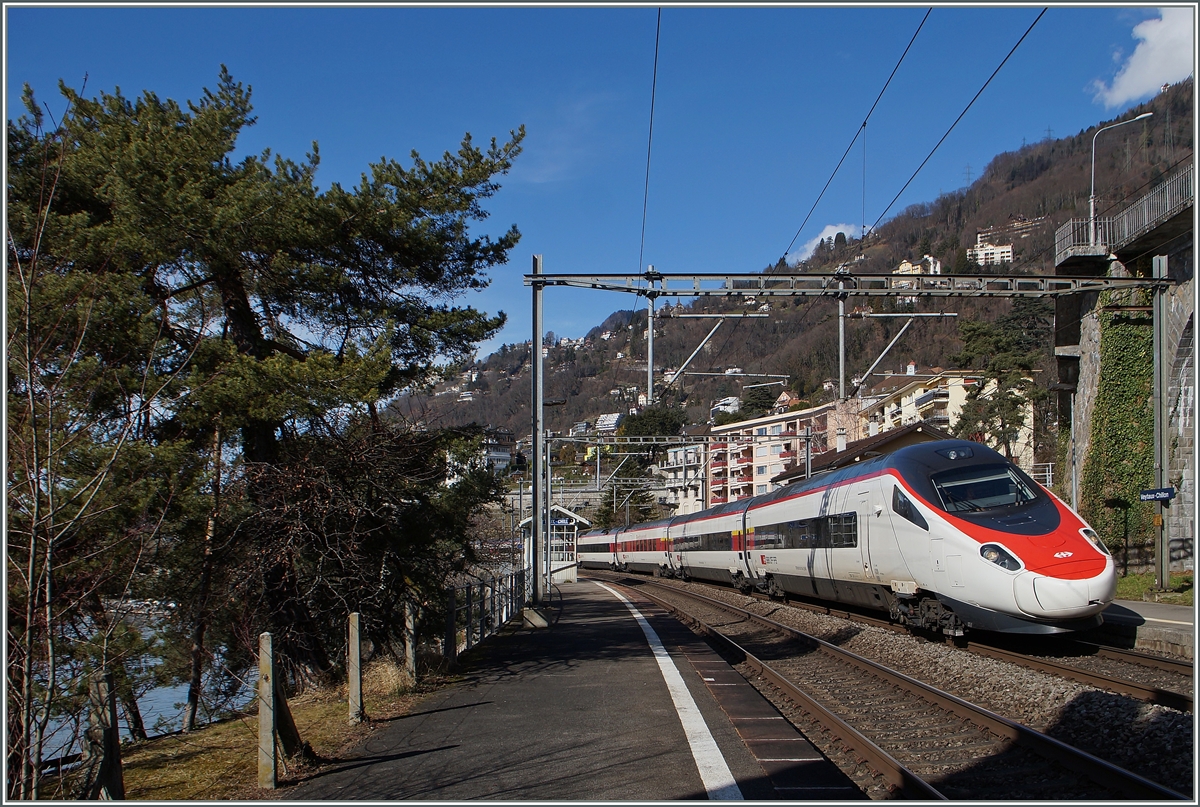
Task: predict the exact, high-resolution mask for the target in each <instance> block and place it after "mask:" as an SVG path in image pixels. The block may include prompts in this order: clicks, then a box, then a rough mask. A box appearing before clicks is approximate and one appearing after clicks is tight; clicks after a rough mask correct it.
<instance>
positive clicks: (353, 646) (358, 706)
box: [346, 613, 363, 724]
mask: <svg viewBox="0 0 1200 807" xmlns="http://www.w3.org/2000/svg"><path fill="white" fill-rule="evenodd" d="M348 653H349V656H350V658H349V659H348V661H347V664H346V666H347V668H348V675H349V677H350V681H349V685H350V723H351V724H354V723H361V722H362V719H363V698H362V639H361V637H360V635H359V628H358V614H357V613H353V614H351V615H350V646H349V648H348Z"/></svg>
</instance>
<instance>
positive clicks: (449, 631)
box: [442, 588, 458, 664]
mask: <svg viewBox="0 0 1200 807" xmlns="http://www.w3.org/2000/svg"><path fill="white" fill-rule="evenodd" d="M454 600H455V597H454V589H453V588H448V589H446V638H445V643H444V644H443V646H442V655H443V656H444V657H445V658H446V660H447V661H448V662H450V663H451V664H453V663H454V660H455V659H456V658H457V657H458V626H457V625H455V624H454V607H455V605H456V604H457V603H455V601H454Z"/></svg>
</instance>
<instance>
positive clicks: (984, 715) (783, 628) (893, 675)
mask: <svg viewBox="0 0 1200 807" xmlns="http://www.w3.org/2000/svg"><path fill="white" fill-rule="evenodd" d="M643 585H651V586H657V587H660V588H664V589H669V590H670V591H673V592H676V593H677V594H680V595H683V596H684V597H689V598H691V599H693V600H696V601H699V602H702V603H704V604H706V605H709V606H711V607H715V608H718V609H721V610H724V611H728V612H730V613H734V614H737V615H738V616H741V617H743V618H745V619H748V620H750V621H751V622H754V623H757V624H760V625H762V626H764V627H767V628H769V629H771V630H774V631H778V632H780V633H783V634H785V635H787V636H791V637H793V638H796V639H799V640H800V641H803V642H806V643H810V644H814V645H816V647H818V648H819V649H820V650H821V651H822V652H823V653H826V654H828V655H830V656H832V657H834V658H838V659H841V660H844V661H847V662H849V663H851V664H852V665H854V666H857V667H859V668H860V669H863V670H868V671H870V672H872V673H874V674H875V675H878V676H879V677H881V678H883V679H884V680H886V681H888V682H890V683H891V684H892V685H893V686H896V687H899V688H901V689H904V690H907V691H910V692H915V693H918V694H920V695H921V697H923V698H925V699H926V700H928V701H929V702H931V703H933V704H935V705H937V706H940V707H941V708H943V709H946V710H947V711H949V712H951V713H953V714H955V715H957V716H958V717H960V718H963V719H966V720H970V721H971V722H973V723H975V724H976V725H979V726H981V727H983V728H986V729H987V730H989V731H991V732H993V733H994V734H996V735H997V736H999V737H1003V738H1005V739H1008V740H1011V741H1012V742H1014V743H1016V744H1018V745H1021V746H1024V747H1025V748H1027V749H1029V750H1031V751H1033V752H1034V753H1036V754H1038V755H1039V756H1042V757H1045V758H1046V759H1050V760H1052V761H1054V762H1058V763H1059V764H1061V765H1063V767H1065V768H1068V769H1070V770H1072V771H1075V772H1076V773H1079V774H1081V775H1083V776H1086V777H1088V778H1089V779H1090V780H1091V781H1093V782H1095V783H1097V784H1102V785H1104V786H1106V787H1111V788H1115V789H1116V790H1119V791H1120V792H1122V793H1124V794H1126V795H1128V796H1129V797H1130V798H1134V799H1170V800H1183V801H1188V800H1189V799H1188V797H1186V796H1184V795H1182V794H1180V793H1176V792H1175V791H1174V790H1171V789H1170V788H1167V787H1163V786H1162V785H1160V784H1158V783H1156V782H1152V781H1150V780H1149V779H1146V778H1144V777H1142V776H1138V775H1137V774H1135V773H1133V772H1131V771H1127V770H1125V769H1124V768H1121V767H1118V766H1116V765H1113V764H1112V763H1111V762H1106V761H1105V760H1103V759H1100V758H1099V757H1095V756H1092V755H1091V754H1089V753H1087V752H1086V751H1082V750H1080V749H1078V748H1074V747H1072V746H1070V745H1067V744H1066V743H1064V742H1062V741H1060V740H1056V739H1054V738H1053V737H1050V736H1048V735H1045V734H1042V733H1041V732H1040V731H1036V730H1035V729H1031V728H1029V727H1028V726H1025V725H1022V724H1021V723H1017V722H1015V721H1013V720H1009V719H1008V718H1006V717H1002V716H1000V715H998V714H996V713H994V712H991V711H989V710H987V709H984V708H983V707H982V706H978V705H976V704H973V703H970V702H968V701H965V700H963V699H962V698H959V697H957V696H955V695H951V694H950V693H948V692H943V691H942V690H940V689H937V688H936V687H933V686H930V685H929V684H926V683H924V682H922V681H918V680H917V679H915V678H911V677H909V676H907V675H905V674H904V673H901V672H897V671H896V670H892V669H889V668H888V667H884V666H883V665H882V664H878V663H876V662H874V661H871V660H870V659H868V658H864V657H862V656H859V655H858V654H856V653H852V652H850V651H849V650H845V649H843V648H840V647H838V646H837V645H833V644H830V643H829V642H825V641H822V640H821V639H818V638H817V637H815V636H810V635H808V634H806V633H804V632H803V631H800V630H797V629H795V628H792V627H789V626H787V625H784V624H782V623H780V622H776V621H775V620H773V619H769V618H767V617H764V616H760V615H758V614H755V613H754V612H752V611H747V610H746V609H744V608H738V607H737V606H736V605H730V604H729V603H725V602H721V601H720V600H716V599H713V598H712V597H707V596H704V595H702V594H696V593H694V592H690V591H687V590H685V589H681V588H676V587H674V586H666V585H663V584H662V583H657V582H654V581H644V582H643ZM639 590H641V589H639ZM713 630H714V631H715V629H713ZM716 632H717V633H719V631H716Z"/></svg>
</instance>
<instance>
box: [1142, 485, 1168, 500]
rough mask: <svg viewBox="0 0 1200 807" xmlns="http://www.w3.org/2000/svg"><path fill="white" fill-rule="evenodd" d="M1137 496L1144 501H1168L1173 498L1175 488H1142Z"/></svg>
mask: <svg viewBox="0 0 1200 807" xmlns="http://www.w3.org/2000/svg"><path fill="white" fill-rule="evenodd" d="M1138 498H1139V499H1141V500H1142V501H1144V502H1169V501H1171V499H1174V498H1175V488H1154V489H1153V490H1143V491H1142V492H1141V493H1139V494H1138Z"/></svg>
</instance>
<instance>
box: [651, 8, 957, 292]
mask: <svg viewBox="0 0 1200 807" xmlns="http://www.w3.org/2000/svg"><path fill="white" fill-rule="evenodd" d="M932 12H933V9H932V8H930V9H927V10H926V11H925V16H924V17H922V18H921V24H920V25H918V26H917V30H916V31H914V32H913V35H912V39H910V40H908V46H907V47H906V48H905V49H904V53H901V54H900V58H899V59H898V60H897V61H896V66H895V67H893V68H892V73H891V75H889V76H888V77H887V81H885V82H884V83H883V89H881V90H880V91H879V95H877V96H875V103H873V104H871V109H870V110H868V111H867V116H866V117H865V118H863V122H862V126H859V127H858V130H857V131H856V132H855V133H854V137H852V138H851V139H850V144H849V145H848V146H846V151H845V152H844V153H843V154H842V159H840V160H838V164H837V166H836V167H835V168H834V169H833V173H832V174H830V175H829V179H828V180H826V182H825V187H824V188H821V193H820V194H818V195H817V200H816V201H815V202H813V206H812V208H811V209H810V210H809V211H808V215H807V216H805V217H804V221H802V222H801V223H800V226H799V227H798V228H797V229H796V234H795V235H793V236H792V240H791V243H789V244H788V246H787V249H785V250H784V251H783V258H784V261H786V260H787V256H788V253H789V252H791V251H792V247H793V246H795V244H796V239H797V238H799V237H800V233H801V232H803V231H804V225H806V224H808V220H809V219H810V218H812V214H813V211H815V210H816V209H817V205H819V204H820V203H821V199H822V198H824V196H825V191H827V190H829V185H830V183H832V182H833V178H834V177H836V176H837V172H838V171H839V170H840V169H841V167H842V163H844V162H845V161H846V156H847V155H848V154H849V153H850V149H852V148H854V144H855V143H856V142H857V141H858V136H859V135H860V134H862V133H863V130H864V129H866V128H867V121H869V120H870V119H871V114H872V113H873V112H874V111H875V107H877V106H879V101H880V99H882V98H883V94H884V93H885V92H887V88H888V85H889V84H891V83H892V79H893V78H894V77H895V76H896V71H897V70H899V69H900V65H901V64H903V62H904V58H905V57H906V56H908V52H909V51H910V50H912V46H913V43H914V42H916V41H917V34H919V33H921V29H922V28H924V27H925V21H926V20H927V19H929V15H930V13H932ZM864 159H865V157H864ZM865 181H866V180H865V179H864V184H865ZM863 218H864V219H866V216H863ZM639 271H640V269H639Z"/></svg>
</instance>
